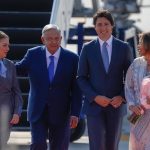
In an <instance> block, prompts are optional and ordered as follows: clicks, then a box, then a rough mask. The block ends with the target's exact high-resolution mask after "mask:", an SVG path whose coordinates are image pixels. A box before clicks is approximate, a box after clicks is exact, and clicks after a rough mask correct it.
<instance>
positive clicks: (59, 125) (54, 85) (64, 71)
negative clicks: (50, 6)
mask: <svg viewBox="0 0 150 150" xmlns="http://www.w3.org/2000/svg"><path fill="white" fill-rule="evenodd" d="M61 38H62V37H61V31H60V29H59V28H58V27H57V26H56V25H52V24H48V25H46V26H45V27H44V28H43V30H42V36H41V40H42V42H43V44H44V45H43V46H38V47H34V48H31V49H29V50H28V51H27V53H26V55H25V56H24V58H23V59H22V60H21V61H20V62H19V63H18V64H17V65H16V66H17V69H18V71H19V72H21V73H24V72H27V73H28V75H29V81H30V91H29V98H28V109H27V115H28V120H29V122H30V127H31V136H32V144H31V147H30V149H31V150H46V149H47V144H46V139H47V137H48V138H49V143H50V146H49V147H50V150H67V149H68V145H69V135H70V134H69V131H70V127H71V128H75V127H76V126H77V124H78V120H79V113H80V108H81V92H80V90H79V87H78V85H77V82H76V74H77V65H78V56H77V55H75V54H73V53H72V52H69V51H68V50H65V49H63V48H62V47H61V46H60V44H61Z"/></svg>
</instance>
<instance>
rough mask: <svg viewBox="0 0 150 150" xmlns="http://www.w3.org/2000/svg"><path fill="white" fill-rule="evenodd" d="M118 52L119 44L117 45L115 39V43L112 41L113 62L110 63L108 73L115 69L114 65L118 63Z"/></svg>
mask: <svg viewBox="0 0 150 150" xmlns="http://www.w3.org/2000/svg"><path fill="white" fill-rule="evenodd" d="M116 50H117V43H116V40H115V38H113V41H112V54H111V61H110V65H109V70H108V73H109V72H110V71H111V69H112V68H113V65H114V64H115V62H116V61H117V51H116Z"/></svg>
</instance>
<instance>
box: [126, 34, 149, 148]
mask: <svg viewBox="0 0 150 150" xmlns="http://www.w3.org/2000/svg"><path fill="white" fill-rule="evenodd" d="M138 49H139V52H140V54H141V57H138V58H136V59H135V60H134V61H133V63H132V64H131V65H130V67H129V69H128V71H127V75H126V80H125V97H126V100H127V103H128V106H129V107H128V108H129V110H130V111H131V112H132V113H133V112H134V113H135V114H137V115H140V114H142V112H143V111H144V114H142V117H141V118H140V119H139V120H138V121H137V122H136V123H135V124H132V125H131V130H130V140H129V149H130V150H150V109H145V108H144V106H143V105H142V104H141V102H140V87H141V82H142V80H143V78H144V77H146V76H149V75H150V32H148V33H143V34H141V35H140V37H139V45H138ZM149 103H150V102H149V99H147V104H149Z"/></svg>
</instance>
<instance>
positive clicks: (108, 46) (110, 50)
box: [98, 36, 113, 64]
mask: <svg viewBox="0 0 150 150" xmlns="http://www.w3.org/2000/svg"><path fill="white" fill-rule="evenodd" d="M98 40H99V44H100V51H101V53H102V45H103V43H104V42H106V43H107V51H108V57H109V64H110V61H111V54H112V40H113V37H112V36H111V37H110V38H109V39H108V40H107V41H102V40H101V39H100V38H98Z"/></svg>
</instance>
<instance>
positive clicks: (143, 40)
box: [139, 32, 150, 52]
mask: <svg viewBox="0 0 150 150" xmlns="http://www.w3.org/2000/svg"><path fill="white" fill-rule="evenodd" d="M139 44H142V45H143V46H144V49H145V52H150V32H145V33H141V34H139Z"/></svg>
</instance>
